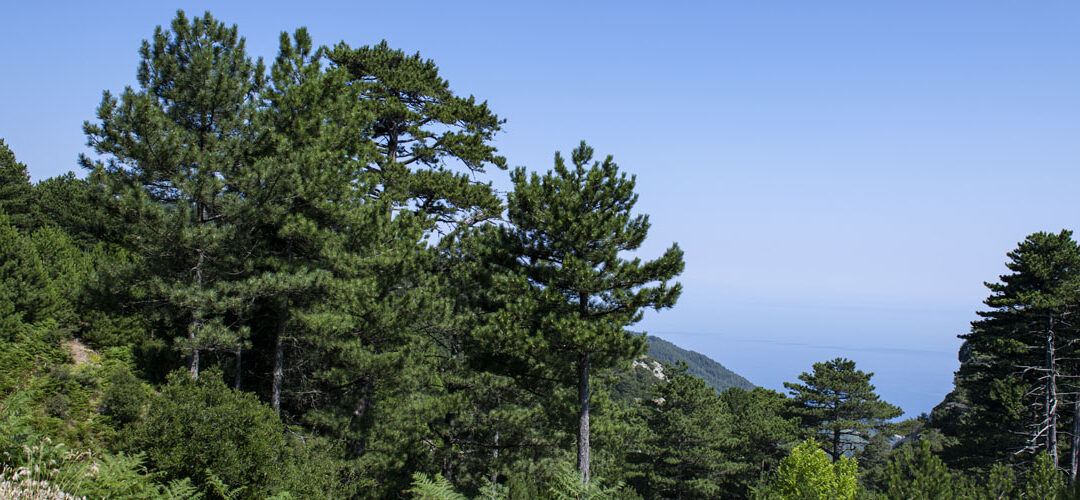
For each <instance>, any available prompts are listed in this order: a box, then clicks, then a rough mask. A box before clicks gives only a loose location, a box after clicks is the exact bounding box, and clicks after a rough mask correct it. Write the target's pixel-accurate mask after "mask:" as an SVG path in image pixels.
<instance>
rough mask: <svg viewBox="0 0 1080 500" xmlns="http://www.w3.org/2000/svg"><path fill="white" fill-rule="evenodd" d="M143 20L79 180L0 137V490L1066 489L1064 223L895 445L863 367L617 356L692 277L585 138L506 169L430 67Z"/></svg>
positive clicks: (56, 494) (1019, 270)
mask: <svg viewBox="0 0 1080 500" xmlns="http://www.w3.org/2000/svg"><path fill="white" fill-rule="evenodd" d="M147 28H148V30H147V33H148V35H149V38H148V39H147V40H146V41H145V42H144V43H143V44H142V46H141V48H140V49H139V58H138V60H132V61H131V64H132V67H133V68H135V69H136V74H137V82H138V83H137V85H134V86H132V87H128V88H124V89H119V90H107V91H106V92H105V93H104V95H103V98H102V101H101V104H100V106H99V107H98V109H97V111H96V114H94V116H92V117H90V116H88V118H90V119H88V121H86V122H85V124H84V125H83V129H84V131H85V134H86V138H87V143H88V146H89V148H90V150H91V151H90V153H88V154H86V155H84V156H82V157H81V158H80V159H79V162H80V164H81V166H82V168H83V171H82V172H81V173H79V174H75V173H70V174H66V175H62V176H58V177H54V178H49V179H45V180H42V181H40V182H37V183H31V182H30V176H29V174H28V172H29V170H28V166H27V165H24V164H23V163H21V162H20V161H19V159H18V157H17V151H13V150H12V148H11V147H9V145H8V144H6V143H4V142H0V461H2V471H0V497H11V498H123V499H145V498H180V499H194V498H203V499H264V498H276V499H285V498H425V499H434V498H455V499H461V498H484V499H501V498H509V499H518V498H553V499H554V498H619V499H633V498H645V499H661V498H680V499H688V498H750V497H753V498H846V499H853V498H856V497H858V498H980V499H982V498H1073V497H1077V493H1076V492H1077V491H1080V487H1078V486H1077V485H1078V484H1080V483H1078V482H1077V481H1075V478H1076V477H1077V474H1078V473H1077V467H1078V464H1080V399H1078V398H1077V397H1076V394H1077V392H1080V391H1078V390H1077V387H1076V386H1075V384H1076V380H1078V376H1080V364H1078V363H1077V361H1076V360H1077V359H1080V356H1078V353H1077V352H1076V350H1077V349H1078V347H1077V346H1078V345H1080V344H1078V343H1077V342H1076V340H1077V338H1080V331H1078V330H1077V327H1076V325H1075V321H1074V317H1073V316H1074V313H1075V312H1076V309H1077V305H1078V304H1080V296H1078V295H1077V292H1076V291H1077V290H1080V245H1078V244H1077V243H1076V241H1075V240H1074V239H1073V236H1072V233H1070V232H1068V231H1062V232H1061V233H1058V234H1048V233H1037V234H1034V235H1032V236H1030V237H1028V238H1027V239H1026V240H1024V241H1023V242H1022V243H1020V245H1019V247H1018V248H1017V249H1016V250H1014V251H1012V252H1010V253H1009V254H1008V255H1007V258H1008V259H1009V260H1008V266H1009V270H1010V271H1011V273H1010V274H1007V275H1005V276H1001V278H1000V281H999V282H995V283H989V284H987V286H988V287H989V289H990V297H989V298H988V299H987V300H986V305H987V308H988V309H987V310H986V311H982V312H980V316H981V318H982V319H980V320H979V321H977V322H975V323H973V325H972V329H971V331H970V332H969V333H967V334H965V335H964V339H965V344H964V348H963V350H962V351H961V361H962V366H961V369H960V371H959V372H958V373H957V375H956V389H955V391H954V392H953V393H952V394H950V395H949V396H948V398H947V402H946V403H944V404H942V405H941V406H939V407H938V408H937V409H936V410H935V411H934V413H933V414H932V415H929V416H923V417H920V418H917V419H911V420H906V421H899V422H897V421H894V420H895V419H896V418H897V417H898V416H899V415H901V414H902V410H901V409H900V408H898V407H896V406H894V405H892V404H890V403H888V402H887V401H885V400H883V399H882V398H881V397H880V396H879V395H878V394H877V393H876V391H875V388H874V386H873V384H872V377H873V374H872V373H867V372H864V371H862V370H859V369H858V368H857V366H856V362H855V361H852V360H848V359H844V358H836V359H831V360H824V361H822V362H820V363H814V364H813V365H812V366H808V367H806V371H805V372H804V373H803V374H802V375H800V376H799V377H798V380H797V381H792V382H789V383H786V384H785V388H786V390H787V393H786V394H783V393H779V392H776V391H773V390H768V389H764V388H761V387H754V386H753V385H751V384H750V383H749V382H748V381H746V380H745V379H743V378H741V377H739V376H738V375H735V374H734V373H731V372H730V371H727V370H726V369H724V368H723V367H722V366H720V365H719V364H717V363H715V362H712V361H711V360H709V359H708V358H705V357H704V356H701V355H700V354H697V353H693V352H690V351H684V350H681V349H679V348H677V347H675V346H673V345H671V344H669V343H667V342H664V341H662V340H660V339H658V338H655V337H650V338H648V340H646V337H645V336H643V335H641V334H638V333H634V331H633V327H634V325H636V324H637V323H638V322H639V321H640V320H641V319H642V315H643V311H644V310H646V309H653V310H667V309H671V308H673V307H675V306H676V304H677V301H678V298H679V296H680V293H681V290H682V287H681V285H680V284H679V283H678V281H677V279H678V276H679V275H680V274H681V273H682V272H683V267H684V266H683V252H682V250H681V249H680V247H679V246H678V245H677V244H675V243H673V242H660V243H661V245H660V246H659V247H656V246H650V247H649V248H662V249H663V250H660V251H658V252H657V254H654V255H642V254H639V253H638V252H637V250H638V249H639V248H641V247H642V246H643V244H644V243H645V242H646V241H650V242H651V240H648V238H649V230H650V220H649V218H648V216H647V215H646V214H642V213H640V212H638V211H637V210H636V208H635V207H636V203H637V201H638V194H637V191H636V188H637V186H636V179H635V177H634V176H633V175H631V174H629V173H627V172H624V171H622V170H621V169H620V167H619V166H618V164H617V163H616V162H615V160H614V157H612V156H609V155H598V154H596V152H595V151H594V150H593V148H591V147H590V146H588V145H587V144H586V143H585V142H584V141H582V142H581V143H580V144H578V145H576V147H574V148H573V149H572V150H570V151H569V152H567V153H566V154H565V155H564V154H562V153H556V154H555V156H554V160H553V164H552V165H551V166H547V165H543V166H539V165H534V166H531V167H532V168H531V169H526V168H525V167H518V168H515V169H508V167H507V165H508V163H509V162H508V160H507V159H506V158H504V157H503V156H501V154H500V152H499V151H497V149H496V148H495V146H494V145H493V144H494V143H493V139H494V137H495V136H496V135H497V134H499V133H500V132H501V130H502V127H503V125H504V123H505V119H504V118H503V117H501V116H499V115H497V114H496V112H495V110H492V109H489V107H488V105H487V103H486V102H485V101H484V100H483V99H482V98H477V97H474V96H472V95H468V94H467V93H459V92H456V91H452V90H451V88H452V87H451V85H450V83H449V82H447V81H446V80H445V79H443V77H442V76H441V74H440V72H439V67H438V66H437V65H436V64H435V62H434V61H431V60H428V59H425V58H424V57H422V56H421V55H420V54H409V53H405V52H403V51H401V50H398V49H396V48H394V47H391V46H390V45H389V44H388V43H387V42H382V43H377V44H374V45H362V46H356V47H354V46H352V45H349V44H348V43H346V42H341V43H338V44H336V45H333V46H324V47H316V46H314V45H313V43H312V38H311V36H310V35H309V33H308V32H307V30H306V29H303V28H300V29H296V30H295V31H293V32H291V33H282V34H281V37H280V40H279V42H280V43H279V52H278V54H277V56H276V57H275V58H274V59H273V60H271V61H263V60H262V59H256V58H253V57H252V56H251V55H249V54H248V53H247V52H246V49H245V46H246V45H245V40H244V38H243V37H242V36H241V34H240V31H239V29H238V28H237V27H235V26H230V25H227V24H226V23H224V22H222V21H219V20H217V19H215V18H214V17H212V16H211V15H210V14H209V13H207V14H204V15H202V16H198V17H188V16H187V15H185V14H184V13H183V12H180V13H178V14H177V16H176V18H175V19H174V20H173V21H172V23H171V24H170V25H169V26H167V27H158V28H157V29H156V30H152V31H151V30H150V29H149V27H147ZM120 56H122V54H118V57H120ZM77 83H78V82H73V83H72V84H73V85H74V84H77ZM5 98H12V97H11V96H7V97H5ZM89 114H90V113H89V112H88V115H89ZM65 126H66V125H65ZM554 146H556V145H553V147H552V150H555V149H557V148H556V147H554ZM500 176H501V177H500ZM495 178H504V179H505V178H508V179H509V182H510V184H511V186H512V188H511V190H510V191H509V192H508V193H500V192H497V191H496V190H495V189H494V188H493V187H492V180H493V179H495ZM672 313H675V311H671V312H665V313H664V314H672ZM646 352H648V353H649V354H650V355H651V356H653V357H654V358H655V359H657V360H659V361H662V362H665V363H670V364H668V365H666V366H663V367H662V369H661V370H662V372H663V378H659V377H656V376H655V373H654V371H653V368H654V366H653V365H651V362H650V364H649V366H648V367H647V368H646V369H640V368H634V363H635V362H640V361H641V357H642V356H643V355H645V354H646ZM645 359H646V360H648V358H645ZM679 361H683V362H685V364H683V363H679ZM627 374H631V377H637V378H636V379H633V380H631V381H630V382H628V381H627V380H629V379H628V378H627ZM628 384H629V385H628ZM630 386H632V388H630V389H628V387H630ZM900 435H902V436H903V437H904V438H903V439H902V440H900V439H892V438H890V437H891V436H900ZM856 442H859V443H866V446H864V447H863V446H860V447H859V449H855V448H854V447H853V443H856ZM894 442H899V444H898V445H896V446H895V447H894V446H893V443H894ZM31 495H38V496H31Z"/></svg>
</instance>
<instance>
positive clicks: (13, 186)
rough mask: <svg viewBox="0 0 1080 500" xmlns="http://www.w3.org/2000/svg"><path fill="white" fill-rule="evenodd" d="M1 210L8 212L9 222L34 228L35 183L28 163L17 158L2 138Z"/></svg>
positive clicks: (0, 156)
mask: <svg viewBox="0 0 1080 500" xmlns="http://www.w3.org/2000/svg"><path fill="white" fill-rule="evenodd" d="M0 210H3V211H4V212H5V213H7V217H8V223H10V224H14V225H15V226H16V227H19V228H22V229H24V230H29V229H32V228H33V227H32V226H33V224H32V221H31V212H32V210H33V185H31V184H30V173H29V172H27V170H26V165H24V164H22V163H20V162H19V161H18V160H16V159H15V153H14V152H13V151H12V150H11V148H10V147H8V145H7V144H4V140H3V139H0Z"/></svg>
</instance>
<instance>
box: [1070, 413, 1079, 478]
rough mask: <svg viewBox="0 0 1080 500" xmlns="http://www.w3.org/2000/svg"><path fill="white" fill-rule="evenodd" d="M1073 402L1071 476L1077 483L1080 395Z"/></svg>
mask: <svg viewBox="0 0 1080 500" xmlns="http://www.w3.org/2000/svg"><path fill="white" fill-rule="evenodd" d="M1075 397H1076V402H1075V403H1073V428H1072V462H1071V463H1070V464H1069V465H1070V467H1069V477H1071V478H1072V481H1073V484H1074V485H1075V484H1076V473H1077V470H1078V467H1080V395H1077V396H1075Z"/></svg>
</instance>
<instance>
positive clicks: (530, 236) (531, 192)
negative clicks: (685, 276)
mask: <svg viewBox="0 0 1080 500" xmlns="http://www.w3.org/2000/svg"><path fill="white" fill-rule="evenodd" d="M592 156H593V149H592V148H590V147H589V146H587V145H586V144H585V143H584V142H582V143H581V145H580V146H579V147H578V148H576V149H575V150H574V151H573V153H572V155H571V161H572V163H573V164H572V166H569V167H568V166H567V165H566V162H565V161H564V160H563V157H562V156H561V155H559V154H558V153H556V155H555V169H554V171H549V172H547V173H546V174H544V175H543V176H541V175H538V174H535V173H534V174H532V175H531V176H530V175H527V174H526V172H525V170H524V169H523V168H518V169H516V170H514V172H513V174H512V175H511V179H512V180H513V182H514V190H513V192H512V193H510V195H509V196H508V206H509V219H510V223H511V224H512V226H508V227H505V228H503V229H501V230H500V250H499V252H500V255H501V257H502V266H503V269H506V270H507V272H508V275H507V277H506V278H505V280H504V281H503V283H502V285H500V286H504V287H507V288H506V293H508V294H512V295H514V296H515V298H514V299H512V300H511V301H510V302H509V303H508V304H507V306H506V307H505V308H504V310H503V311H502V312H501V314H500V315H499V316H500V317H501V318H502V322H501V323H500V324H499V326H496V327H495V328H493V329H492V330H491V331H493V332H495V333H496V334H497V335H499V336H498V339H497V340H496V341H495V343H500V342H501V343H502V345H503V346H504V347H503V349H504V350H508V351H517V352H520V353H525V355H526V356H527V357H529V358H531V359H532V360H533V362H534V363H535V364H536V365H537V366H539V367H545V366H546V367H551V368H553V369H554V370H556V371H557V372H558V373H563V374H565V373H566V371H565V368H569V367H571V366H572V367H573V368H574V369H575V371H576V372H577V377H576V379H577V380H576V382H577V386H578V401H577V407H578V440H577V444H578V469H579V470H580V472H581V474H582V477H583V480H584V481H585V482H586V483H588V481H589V451H590V446H589V436H590V433H589V416H590V393H591V391H590V385H589V383H590V376H591V371H592V370H593V369H594V367H596V368H599V367H605V366H613V365H615V364H618V363H625V362H627V361H629V360H630V359H633V358H634V357H636V356H638V355H640V354H641V353H642V351H643V350H644V347H645V338H644V336H641V335H634V334H631V333H629V332H627V331H626V327H628V326H630V325H632V324H634V323H636V322H637V321H638V320H640V319H641V315H642V309H643V308H646V307H651V308H654V309H657V310H659V309H662V308H666V307H671V306H673V305H674V304H675V301H676V299H677V298H678V296H679V292H680V291H681V287H680V285H678V284H675V285H673V286H669V285H668V281H669V280H671V279H672V278H673V277H674V276H676V275H677V274H679V273H680V272H681V271H682V269H683V262H682V251H681V250H680V249H679V247H678V245H673V246H672V247H671V248H669V249H668V250H667V251H665V252H664V255H663V256H661V257H660V258H658V259H656V260H653V261H649V262H644V263H643V262H642V261H641V260H640V259H636V258H635V259H633V260H627V259H624V258H623V257H621V256H620V253H623V252H627V251H632V250H636V249H637V248H639V247H640V246H641V244H642V242H643V241H644V240H645V237H646V235H647V233H648V229H649V221H648V217H647V216H644V215H637V216H634V215H632V214H631V210H632V209H633V207H634V204H635V202H636V201H637V195H636V194H635V193H634V179H633V178H632V177H630V178H628V177H627V176H626V174H624V173H620V172H619V170H618V166H617V165H616V164H615V162H614V160H613V159H612V158H611V157H610V156H608V157H607V158H605V159H604V160H603V161H602V162H592V164H591V165H590V162H591V161H592ZM518 334H524V336H521V335H518ZM567 365H570V366H567Z"/></svg>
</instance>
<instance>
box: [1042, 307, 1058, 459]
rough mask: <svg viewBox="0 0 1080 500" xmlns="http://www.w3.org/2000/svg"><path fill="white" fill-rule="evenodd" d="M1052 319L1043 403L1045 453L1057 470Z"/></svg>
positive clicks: (1047, 336)
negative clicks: (1044, 413)
mask: <svg viewBox="0 0 1080 500" xmlns="http://www.w3.org/2000/svg"><path fill="white" fill-rule="evenodd" d="M1053 321H1054V320H1053V317H1052V316H1051V319H1050V331H1049V332H1047V335H1046V369H1047V373H1046V399H1045V401H1044V402H1043V406H1044V411H1045V412H1046V427H1047V428H1046V451H1047V452H1048V453H1050V458H1051V460H1053V462H1054V468H1055V469H1057V468H1058V445H1057V420H1058V419H1057V404H1058V393H1057V359H1056V357H1055V354H1056V353H1055V352H1054V329H1053V325H1054V323H1053Z"/></svg>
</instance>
